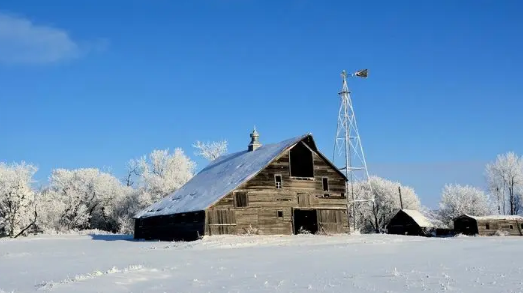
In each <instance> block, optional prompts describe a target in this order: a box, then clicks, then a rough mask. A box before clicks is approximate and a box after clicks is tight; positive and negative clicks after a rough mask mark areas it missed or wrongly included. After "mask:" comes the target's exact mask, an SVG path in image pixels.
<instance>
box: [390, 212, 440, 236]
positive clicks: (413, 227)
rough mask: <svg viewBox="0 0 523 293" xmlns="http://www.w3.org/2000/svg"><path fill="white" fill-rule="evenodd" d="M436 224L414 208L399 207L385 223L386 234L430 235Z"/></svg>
mask: <svg viewBox="0 0 523 293" xmlns="http://www.w3.org/2000/svg"><path fill="white" fill-rule="evenodd" d="M435 230H436V225H435V224H434V223H432V222H431V220H429V219H428V218H427V217H425V216H424V215H423V214H422V213H420V212H419V211H416V210H409V209H401V210H399V211H398V212H397V213H396V215H394V217H392V219H391V220H390V222H389V224H388V225H387V234H397V235H416V236H430V235H432V234H433V232H435Z"/></svg>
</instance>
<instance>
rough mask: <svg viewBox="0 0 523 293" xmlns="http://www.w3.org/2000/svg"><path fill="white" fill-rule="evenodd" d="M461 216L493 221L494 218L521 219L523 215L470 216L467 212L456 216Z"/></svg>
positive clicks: (522, 219)
mask: <svg viewBox="0 0 523 293" xmlns="http://www.w3.org/2000/svg"><path fill="white" fill-rule="evenodd" d="M461 217H469V218H472V219H474V220H476V221H477V220H480V221H481V220H483V221H495V220H517V221H523V217H522V216H518V215H489V216H472V215H469V214H463V215H461V216H459V217H456V219H457V218H461Z"/></svg>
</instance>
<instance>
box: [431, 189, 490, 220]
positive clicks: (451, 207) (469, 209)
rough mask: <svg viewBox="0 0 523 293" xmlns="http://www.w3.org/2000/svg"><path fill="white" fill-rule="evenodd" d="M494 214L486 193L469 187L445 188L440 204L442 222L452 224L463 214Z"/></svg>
mask: <svg viewBox="0 0 523 293" xmlns="http://www.w3.org/2000/svg"><path fill="white" fill-rule="evenodd" d="M491 213H492V205H491V203H490V200H489V197H488V195H487V194H485V192H483V191H482V190H481V189H478V188H476V187H472V186H469V185H466V186H462V185H457V184H447V185H445V187H444V188H443V192H442V195H441V201H440V204H439V214H440V218H441V220H442V221H443V222H444V223H445V224H447V225H451V224H452V219H454V218H455V217H457V216H460V215H462V214H469V215H473V216H486V215H489V214H491Z"/></svg>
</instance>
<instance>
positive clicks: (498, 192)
mask: <svg viewBox="0 0 523 293" xmlns="http://www.w3.org/2000/svg"><path fill="white" fill-rule="evenodd" d="M486 175H487V180H488V183H489V189H490V191H491V193H492V194H494V195H495V196H496V199H497V207H498V213H500V214H507V212H508V213H509V214H510V215H516V214H518V213H519V212H520V210H521V204H522V202H523V200H522V196H523V192H522V191H523V158H521V157H519V156H518V155H516V154H515V153H513V152H508V153H506V154H502V155H498V156H497V158H496V161H495V162H494V163H490V164H487V166H486ZM507 196H508V198H507ZM507 203H508V207H509V210H508V211H507V209H506V206H507Z"/></svg>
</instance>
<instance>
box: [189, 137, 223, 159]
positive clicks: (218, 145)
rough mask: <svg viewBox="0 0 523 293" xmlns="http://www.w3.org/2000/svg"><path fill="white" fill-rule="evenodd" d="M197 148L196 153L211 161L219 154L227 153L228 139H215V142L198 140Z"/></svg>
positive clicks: (195, 146) (195, 145)
mask: <svg viewBox="0 0 523 293" xmlns="http://www.w3.org/2000/svg"><path fill="white" fill-rule="evenodd" d="M193 147H194V148H196V155H197V156H201V157H203V158H205V159H207V160H209V161H214V160H215V159H216V158H218V157H219V156H221V155H223V154H225V153H227V141H226V140H221V141H213V142H205V143H203V142H200V141H197V142H196V143H195V144H194V145H193Z"/></svg>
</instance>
